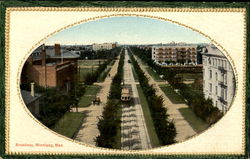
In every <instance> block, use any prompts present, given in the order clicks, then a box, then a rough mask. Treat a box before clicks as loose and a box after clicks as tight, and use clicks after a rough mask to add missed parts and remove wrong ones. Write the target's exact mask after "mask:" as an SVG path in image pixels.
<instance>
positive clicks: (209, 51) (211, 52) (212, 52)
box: [202, 44, 225, 57]
mask: <svg viewBox="0 0 250 159" xmlns="http://www.w3.org/2000/svg"><path fill="white" fill-rule="evenodd" d="M206 50H207V51H203V52H202V54H203V55H210V56H211V55H212V56H221V57H225V55H224V54H223V53H222V52H221V51H220V50H219V49H218V48H217V47H216V46H215V45H213V44H212V45H209V46H207V47H206Z"/></svg>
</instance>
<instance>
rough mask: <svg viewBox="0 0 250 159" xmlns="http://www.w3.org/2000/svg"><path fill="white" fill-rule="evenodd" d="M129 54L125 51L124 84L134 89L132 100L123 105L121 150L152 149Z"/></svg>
mask: <svg viewBox="0 0 250 159" xmlns="http://www.w3.org/2000/svg"><path fill="white" fill-rule="evenodd" d="M128 59H129V56H128V52H127V50H126V49H125V62H124V83H125V85H129V86H130V87H131V89H132V96H133V98H132V100H133V101H131V103H129V104H124V105H122V119H121V121H122V123H121V144H122V147H121V149H123V150H136V149H149V148H151V144H150V138H149V135H148V130H147V127H146V123H145V119H144V116H143V111H142V108H141V104H140V100H139V96H138V90H137V87H136V84H137V83H138V82H135V80H134V76H133V72H132V67H131V64H130V63H128Z"/></svg>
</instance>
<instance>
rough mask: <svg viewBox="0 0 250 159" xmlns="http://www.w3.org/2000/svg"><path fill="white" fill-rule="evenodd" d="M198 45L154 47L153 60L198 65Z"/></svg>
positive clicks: (158, 62) (159, 62) (160, 62)
mask: <svg viewBox="0 0 250 159" xmlns="http://www.w3.org/2000/svg"><path fill="white" fill-rule="evenodd" d="M196 49H197V46H196V45H175V46H152V60H153V61H154V62H156V63H157V64H164V63H185V64H187V63H191V62H192V63H197V52H196Z"/></svg>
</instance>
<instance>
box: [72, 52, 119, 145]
mask: <svg viewBox="0 0 250 159" xmlns="http://www.w3.org/2000/svg"><path fill="white" fill-rule="evenodd" d="M118 63H119V57H118V59H117V60H116V61H115V63H114V65H113V66H112V68H111V70H110V77H109V76H107V77H106V79H105V81H104V82H103V83H98V85H100V86H102V89H101V90H100V92H99V93H98V94H97V95H98V96H99V97H100V99H101V104H100V105H91V106H89V107H86V108H78V111H79V112H85V113H86V115H87V117H86V118H84V122H83V124H82V125H81V127H80V129H79V131H78V133H77V135H76V137H75V140H78V141H81V142H83V143H86V144H89V145H96V143H95V138H96V137H97V136H98V135H99V134H100V133H99V130H98V128H97V123H98V121H99V119H98V117H100V116H101V115H102V111H103V107H104V106H105V104H106V102H107V96H108V95H109V90H110V85H111V82H112V77H114V76H115V74H116V73H117V68H118ZM73 111H75V109H74V110H73Z"/></svg>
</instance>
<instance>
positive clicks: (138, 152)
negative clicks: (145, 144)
mask: <svg viewBox="0 0 250 159" xmlns="http://www.w3.org/2000/svg"><path fill="white" fill-rule="evenodd" d="M12 11H76V12H82V11H85V12H95V11H98V12H106V11H109V12H243V13H245V14H244V20H245V21H244V53H245V52H246V9H245V8H226V9H225V8H216V9H214V8H204V9H191V8H66V7H62V8H55V7H19V8H7V10H6V25H5V30H6V34H5V39H6V48H5V62H6V63H5V64H6V70H5V75H6V76H5V81H6V86H5V92H6V96H5V101H6V114H5V126H6V128H5V134H6V137H5V145H6V149H5V151H6V153H7V154H13V155H24V154H32V155H33V154H47V155H96V154H98V155H124V154H125V155H126V153H127V155H180V154H185V155H207V154H209V155H213V154H230V155H235V154H237V153H224V152H219V153H196V154H193V153H171V152H167V153H162V152H150V153H148V152H145V151H146V150H126V151H125V150H115V149H112V151H113V152H114V153H113V152H107V153H81V152H79V153H76V152H51V151H50V152H38V151H32V152H11V151H10V150H9V131H10V130H9V124H10V122H9V121H10V116H9V111H10V109H9V106H10V98H9V97H10V91H9V90H10V87H9V84H10V83H9V72H10V67H9V45H10V44H9V31H10V13H11V12H12ZM117 16H138V17H146V18H153V19H158V20H164V21H167V22H171V23H174V24H177V25H180V26H183V27H186V28H188V29H191V30H192V31H195V32H197V33H199V34H201V35H203V36H204V37H206V38H208V39H209V40H210V41H211V42H212V43H213V44H215V45H217V46H219V47H220V48H221V49H220V50H222V51H223V52H224V54H225V55H226V57H227V59H228V60H229V62H230V63H231V65H232V67H233V72H234V75H235V77H237V72H236V69H235V65H234V61H233V60H232V58H231V56H230V55H229V54H228V52H227V51H226V49H224V48H223V47H222V46H221V45H220V44H219V43H217V42H216V41H215V40H213V39H212V38H211V37H210V36H208V35H206V34H204V33H202V32H201V31H199V30H197V29H195V28H192V27H189V26H187V25H185V24H182V23H180V22H177V21H174V20H170V19H167V18H162V17H157V16H150V15H139V14H128V13H125V14H120V13H119V14H110V15H104V16H97V17H94V18H89V19H84V20H81V21H78V22H75V23H73V24H70V25H67V26H65V27H62V28H60V29H58V30H56V31H54V32H52V33H50V34H48V35H47V36H46V37H45V38H43V39H42V40H40V41H38V42H37V43H36V44H35V45H34V46H33V47H32V48H31V49H30V50H29V51H28V53H27V54H26V55H25V56H24V58H23V59H22V61H21V63H20V65H19V69H18V79H17V85H19V83H20V80H19V78H20V75H21V71H22V70H21V69H22V67H23V65H24V62H25V61H26V60H27V58H28V56H29V55H30V54H31V52H32V50H34V49H35V48H36V47H37V46H38V45H40V44H41V43H42V42H43V41H44V40H46V39H48V38H49V37H51V36H53V35H54V34H56V33H58V32H60V31H62V30H64V29H67V28H70V27H73V26H76V25H79V24H81V23H84V22H89V21H93V20H98V19H102V18H108V17H117ZM243 61H244V68H243V72H244V73H246V54H244V55H243ZM235 79H236V89H235V92H236V93H235V94H237V90H238V87H237V84H238V79H237V78H235ZM243 87H244V88H243V89H244V90H243V92H244V93H245V87H246V75H245V74H244V77H243ZM17 89H18V93H19V94H18V97H19V99H20V101H21V103H22V104H23V108H24V109H25V111H26V112H27V114H28V115H29V116H30V117H31V118H32V119H34V120H35V122H37V123H38V124H39V125H41V126H42V127H44V128H45V129H47V130H49V131H51V132H52V133H53V134H55V135H57V136H59V137H62V138H64V139H66V140H68V141H71V142H75V143H77V144H80V145H84V146H87V147H92V148H96V149H103V150H110V149H107V148H100V147H95V146H91V145H86V144H84V143H82V142H78V141H76V140H73V139H70V138H67V137H65V136H63V135H60V134H58V133H56V132H54V131H52V130H50V129H49V128H47V127H46V126H44V125H43V124H42V123H40V122H39V121H38V120H37V119H36V118H35V117H33V115H32V114H31V113H30V111H29V110H28V109H27V107H25V104H24V102H23V99H22V97H21V95H20V94H21V93H20V88H17ZM245 98H246V94H244V95H243V119H244V120H243V121H245V107H246V104H245ZM233 101H234V98H233V100H232V102H231V104H232V103H233ZM211 127H213V126H210V127H209V128H208V129H210V128H211ZM208 129H206V130H208ZM203 132H204V131H203ZM242 134H243V136H244V138H243V142H242V143H243V144H242V149H243V150H244V151H245V123H243V130H242ZM197 135H199V134H197ZM197 135H195V136H193V137H191V138H194V137H196V136H197ZM191 138H189V139H191ZM189 139H188V140H189ZM185 141H186V140H185ZM182 142H183V141H182ZM179 143H181V142H178V143H175V144H179ZM175 144H172V145H175ZM172 145H168V146H172ZM168 146H161V148H164V147H168ZM153 149H159V148H153ZM124 152H126V153H124ZM240 154H241V153H239V155H240Z"/></svg>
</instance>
